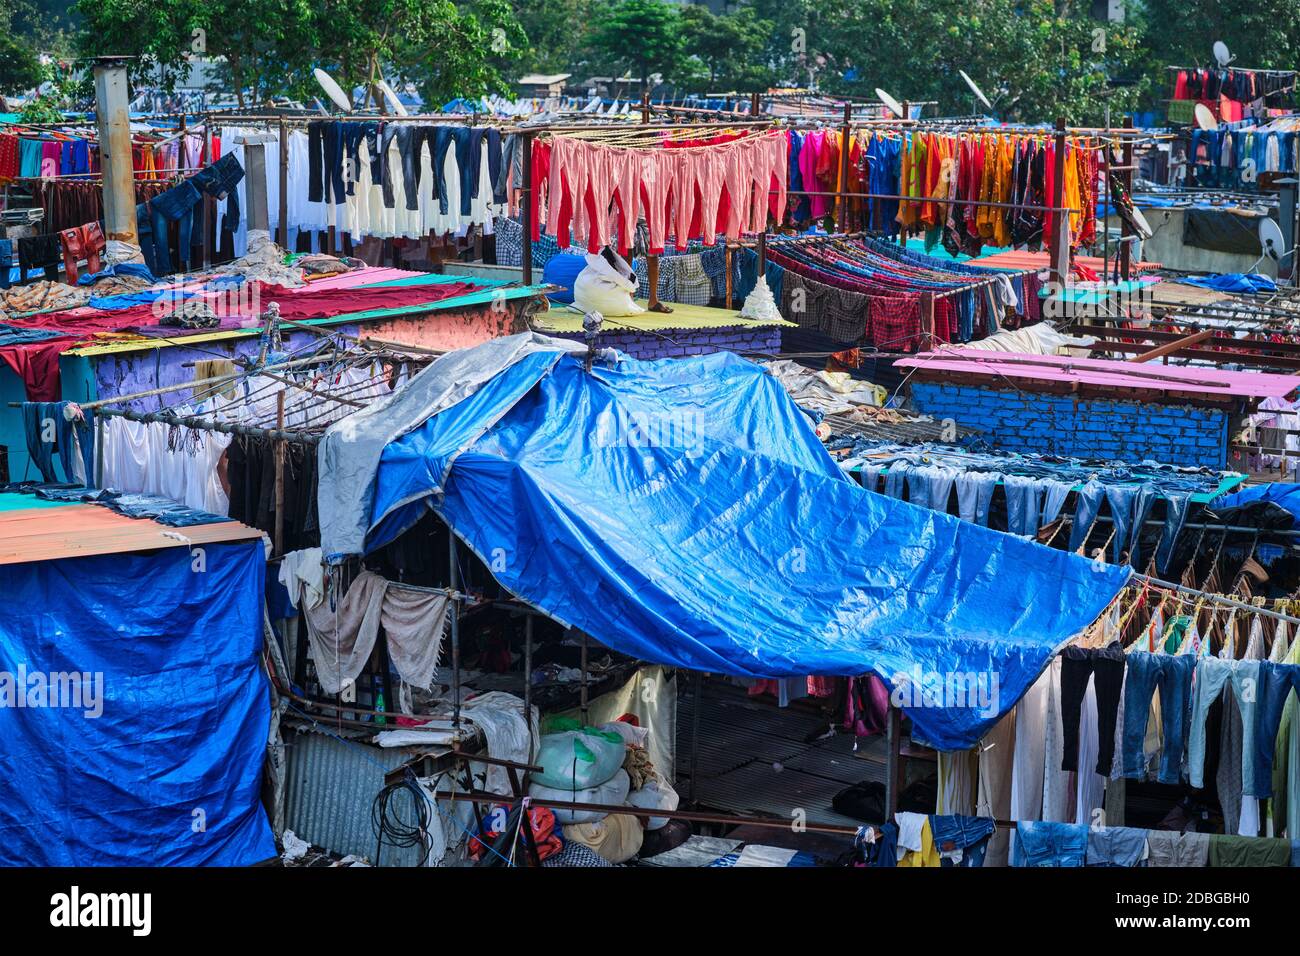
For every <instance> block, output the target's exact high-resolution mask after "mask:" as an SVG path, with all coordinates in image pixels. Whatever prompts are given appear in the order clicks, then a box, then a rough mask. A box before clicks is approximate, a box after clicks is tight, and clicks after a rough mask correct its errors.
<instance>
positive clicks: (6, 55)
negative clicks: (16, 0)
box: [0, 0, 45, 94]
mask: <svg viewBox="0 0 1300 956" xmlns="http://www.w3.org/2000/svg"><path fill="white" fill-rule="evenodd" d="M17 12H18V11H16V10H15V8H14V4H13V3H12V2H10V0H0V94H4V93H22V92H24V91H25V90H29V89H31V88H32V87H34V86H37V85H39V84H40V83H41V81H42V80H44V79H45V73H44V70H42V69H41V62H40V59H39V57H38V56H37V53H36V50H35V49H34V48H33V47H32V44H31V43H30V42H28V41H27V40H26V39H24V38H23V37H21V36H19V35H18V31H17V29H16V27H15V23H14V20H15V13H17Z"/></svg>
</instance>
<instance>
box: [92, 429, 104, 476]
mask: <svg viewBox="0 0 1300 956" xmlns="http://www.w3.org/2000/svg"><path fill="white" fill-rule="evenodd" d="M94 481H95V487H96V488H103V487H104V418H103V416H102V415H96V416H95V477H94Z"/></svg>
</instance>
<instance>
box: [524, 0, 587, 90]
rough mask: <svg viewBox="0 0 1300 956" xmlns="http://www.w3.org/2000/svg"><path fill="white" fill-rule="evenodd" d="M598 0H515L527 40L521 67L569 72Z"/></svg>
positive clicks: (527, 69)
mask: <svg viewBox="0 0 1300 956" xmlns="http://www.w3.org/2000/svg"><path fill="white" fill-rule="evenodd" d="M596 5H597V0H515V4H514V8H515V16H516V18H517V19H518V20H519V26H520V27H521V28H522V29H523V31H524V34H525V36H526V37H527V41H526V43H527V47H526V49H525V50H524V52H523V55H522V57H521V59H520V66H521V67H522V68H523V69H524V70H526V71H529V72H536V73H565V72H571V71H572V70H573V68H574V67H575V66H577V65H578V63H579V61H580V60H581V57H582V52H583V47H584V45H585V44H586V42H587V29H588V25H589V24H590V22H591V19H592V13H593V11H594V9H595V7H596Z"/></svg>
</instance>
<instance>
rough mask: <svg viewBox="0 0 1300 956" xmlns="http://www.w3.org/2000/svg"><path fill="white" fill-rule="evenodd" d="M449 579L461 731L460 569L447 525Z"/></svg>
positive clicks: (456, 718) (455, 713)
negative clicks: (458, 593) (458, 595)
mask: <svg viewBox="0 0 1300 956" xmlns="http://www.w3.org/2000/svg"><path fill="white" fill-rule="evenodd" d="M447 562H448V570H447V578H448V581H449V582H450V584H449V585H448V586H449V587H450V588H451V591H452V595H451V693H452V698H451V700H452V704H451V707H452V712H451V713H452V723H453V724H454V725H455V727H456V729H457V730H460V600H459V599H458V598H457V596H456V591H458V590H459V589H460V569H459V568H458V567H457V563H456V532H454V531H452V530H451V525H450V524H448V525H447Z"/></svg>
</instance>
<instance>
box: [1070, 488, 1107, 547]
mask: <svg viewBox="0 0 1300 956" xmlns="http://www.w3.org/2000/svg"><path fill="white" fill-rule="evenodd" d="M1105 495H1106V486H1105V485H1103V484H1102V483H1101V482H1100V481H1089V482H1088V483H1087V484H1085V485H1084V486H1083V487H1082V488H1081V489H1079V495H1078V498H1079V500H1078V503H1077V504H1076V505H1075V506H1074V527H1073V528H1071V529H1070V550H1071V551H1078V550H1079V547H1080V545H1082V544H1083V542H1084V541H1086V540H1087V538H1088V532H1089V531H1091V530H1092V523H1093V522H1094V521H1096V520H1097V512H1099V511H1100V510H1101V500H1102V498H1103V497H1105Z"/></svg>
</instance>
